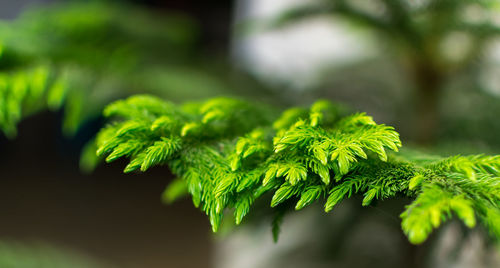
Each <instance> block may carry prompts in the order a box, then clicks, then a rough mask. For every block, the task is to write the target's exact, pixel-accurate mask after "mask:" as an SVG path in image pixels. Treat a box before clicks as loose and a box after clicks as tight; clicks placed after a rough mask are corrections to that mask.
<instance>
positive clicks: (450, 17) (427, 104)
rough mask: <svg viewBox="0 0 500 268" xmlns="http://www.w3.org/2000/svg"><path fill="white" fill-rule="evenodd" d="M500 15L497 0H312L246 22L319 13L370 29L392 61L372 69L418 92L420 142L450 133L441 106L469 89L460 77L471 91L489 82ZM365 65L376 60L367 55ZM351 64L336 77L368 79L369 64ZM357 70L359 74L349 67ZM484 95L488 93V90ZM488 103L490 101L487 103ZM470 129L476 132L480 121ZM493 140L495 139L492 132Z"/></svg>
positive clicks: (256, 24)
mask: <svg viewBox="0 0 500 268" xmlns="http://www.w3.org/2000/svg"><path fill="white" fill-rule="evenodd" d="M499 16H500V13H499V6H498V2H497V1H492V0H484V1H470V0H459V1H454V0H449V1H448V0H443V1H432V0H423V1H405V0H377V1H371V2H370V3H369V4H368V3H365V2H363V1H344V0H327V1H306V2H304V3H302V4H300V5H297V7H296V8H291V9H289V10H288V11H286V12H284V13H283V14H282V15H281V16H279V17H277V18H273V19H270V20H269V19H268V20H264V21H248V22H243V26H245V27H243V29H245V28H246V27H250V29H254V30H255V29H261V28H262V27H263V28H264V29H277V28H281V27H285V26H290V25H295V24H297V23H298V22H299V21H302V20H305V19H310V18H315V17H323V18H324V17H335V18H337V19H338V18H341V19H343V20H345V21H348V22H350V23H351V25H354V26H358V27H359V28H361V29H368V30H369V31H370V32H372V33H374V34H375V36H376V37H377V39H376V40H378V41H380V42H379V43H380V44H382V45H383V47H384V48H383V49H382V52H381V53H382V54H381V55H380V57H381V58H382V59H383V60H384V61H385V62H383V61H379V62H377V63H376V64H377V65H376V66H373V68H372V69H370V70H369V72H370V73H371V74H373V72H375V73H377V74H378V75H380V76H381V77H382V78H381V79H387V80H393V81H394V80H397V79H402V80H403V81H404V82H403V83H402V87H404V88H410V89H413V90H414V92H415V94H414V99H415V109H414V113H413V116H412V118H411V119H410V120H411V122H414V124H413V128H412V131H413V133H415V137H414V139H415V140H417V141H418V142H419V143H420V144H428V145H429V144H434V145H435V144H436V140H437V138H438V135H440V134H442V132H443V131H442V130H441V129H443V128H440V126H447V125H444V124H443V123H444V122H442V121H440V118H442V117H443V116H445V115H444V114H443V113H442V112H441V110H442V107H443V106H444V105H443V104H444V103H443V102H442V100H443V95H445V94H449V93H447V89H453V91H452V93H451V94H458V95H460V94H462V95H463V90H457V89H456V88H457V83H461V84H465V85H467V87H468V89H469V90H472V89H477V88H484V85H483V84H481V81H480V80H481V77H482V76H483V74H484V73H485V67H486V66H487V63H488V62H489V61H488V60H489V59H488V55H489V54H488V52H489V50H490V48H491V46H492V45H494V42H495V41H496V40H498V37H499V34H500V25H499V24H498V18H499ZM246 31H248V29H247V30H246ZM252 32H254V31H253V30H252V31H251V33H252ZM367 41H368V42H369V40H367ZM346 49H349V48H346ZM360 64H364V65H365V66H369V65H368V64H367V62H366V61H362V62H361V63H360ZM345 67H346V71H345V73H338V69H339V68H337V74H338V75H337V76H335V74H334V75H333V76H334V77H339V76H340V77H342V76H344V75H348V77H349V79H350V80H348V82H350V83H356V81H366V80H367V79H363V78H368V76H362V75H363V74H358V73H357V72H359V71H362V68H361V69H360V68H358V69H356V68H354V67H353V66H345ZM365 69H366V68H365ZM381 70H384V72H381ZM353 71H354V72H356V73H354V74H353V73H349V72H353ZM347 73H349V74H347ZM329 76H331V73H329V74H325V75H324V76H323V77H324V80H325V81H329V80H331V79H330V78H329ZM359 78H361V79H359ZM370 86H371V87H372V88H376V87H377V85H370ZM384 86H387V83H386V84H385V85H384ZM347 87H349V86H347ZM463 87H464V86H461V87H460V86H458V88H463ZM478 94H483V95H488V93H486V91H483V93H478ZM478 94H476V95H478ZM488 98H489V97H487V96H486V97H484V98H483V99H488ZM447 99H450V98H447ZM482 103H484V104H485V105H487V104H486V102H485V101H483V102H482ZM496 103H497V105H498V103H499V102H496ZM453 104H456V103H454V102H453ZM387 105H390V104H387ZM448 106H449V105H448ZM444 107H446V106H444ZM456 110H457V108H456V107H453V108H452V109H451V110H450V112H448V114H447V115H446V116H447V119H448V120H447V122H446V123H447V124H448V125H450V123H451V122H453V126H449V127H451V128H447V130H448V132H447V134H446V135H448V136H450V135H451V136H456V134H457V133H454V132H455V131H454V130H453V128H455V129H456V128H457V124H461V125H462V126H463V124H462V123H463V122H460V123H456V121H457V120H460V121H463V118H462V117H461V118H460V119H457V118H453V116H450V114H451V113H454V112H456ZM493 110H495V109H493ZM468 111H470V112H472V111H471V110H468ZM490 111H491V109H490ZM490 114H491V113H490ZM487 121H488V120H484V122H486V125H489V124H492V123H491V121H490V123H488V122H487ZM495 127H496V129H497V128H498V126H495ZM470 128H471V131H473V130H472V129H473V128H474V127H472V126H471V127H470ZM444 129H446V128H444ZM482 129H483V130H484V129H487V128H482ZM490 129H491V128H490ZM474 133H475V134H478V132H474ZM479 135H481V133H479ZM470 136H471V135H469V136H467V138H471V137H470ZM485 140H486V141H487V142H492V140H491V139H490V138H488V137H486V139H485Z"/></svg>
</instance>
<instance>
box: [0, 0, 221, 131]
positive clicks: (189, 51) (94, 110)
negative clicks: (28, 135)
mask: <svg viewBox="0 0 500 268" xmlns="http://www.w3.org/2000/svg"><path fill="white" fill-rule="evenodd" d="M198 34H199V29H198V25H197V24H196V22H195V21H193V20H192V19H190V18H189V17H187V16H185V15H182V14H179V13H173V12H172V13H165V12H164V13H160V12H155V11H153V10H148V9H144V8H140V7H137V6H129V5H126V4H124V3H120V4H119V5H118V4H117V5H115V4H106V3H100V2H90V3H84V2H80V3H78V2H72V3H66V4H54V5H48V6H44V7H37V8H32V9H29V10H28V11H26V12H24V13H23V14H21V15H20V16H19V18H17V19H16V20H14V21H2V22H0V44H1V45H0V47H1V50H0V51H1V54H0V111H1V113H0V129H1V130H2V131H3V132H4V133H5V134H6V135H7V136H9V137H13V136H14V135H15V133H16V125H17V123H18V122H19V120H21V119H22V118H23V117H25V116H27V115H30V114H32V113H34V112H36V111H39V110H41V109H44V108H48V109H51V110H57V109H59V108H61V107H64V114H65V119H64V131H65V133H66V134H72V133H74V132H75V131H76V130H77V129H78V127H79V126H80V125H81V124H82V122H84V121H85V120H87V119H89V118H92V117H96V116H98V115H99V114H100V111H101V109H102V107H103V106H104V105H105V104H107V103H109V102H110V101H112V100H114V99H117V98H120V97H124V96H128V95H130V94H131V93H137V92H152V93H155V94H158V95H161V96H165V97H168V98H169V99H172V100H180V99H184V98H199V97H206V96H212V95H215V94H220V93H222V92H228V91H229V86H228V83H227V79H226V77H223V76H219V75H218V74H219V73H220V72H221V70H223V69H224V68H225V67H224V63H223V62H222V60H221V59H220V58H217V57H215V56H211V57H208V56H206V55H203V53H202V52H200V48H199V46H198V43H197V41H198V37H199V36H198ZM217 77H223V78H221V79H219V78H217Z"/></svg>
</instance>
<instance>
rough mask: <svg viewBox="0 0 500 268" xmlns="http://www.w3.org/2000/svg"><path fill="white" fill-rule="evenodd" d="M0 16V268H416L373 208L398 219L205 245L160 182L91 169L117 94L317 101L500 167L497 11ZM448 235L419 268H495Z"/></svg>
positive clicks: (352, 1) (150, 10) (265, 4)
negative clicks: (498, 161) (498, 157)
mask: <svg viewBox="0 0 500 268" xmlns="http://www.w3.org/2000/svg"><path fill="white" fill-rule="evenodd" d="M0 19H1V21H0V130H1V131H0V200H1V202H0V215H1V218H0V267H23V268H24V267H131V268H132V267H134V268H135V267H281V266H284V263H283V262H286V261H287V260H288V262H290V263H291V264H290V263H287V265H288V266H287V267H305V266H306V267H331V266H330V265H331V264H332V263H333V264H335V265H336V266H335V267H368V266H370V267H378V266H380V267H401V266H402V265H406V266H407V267H422V266H423V265H424V263H423V261H420V262H419V261H415V259H420V258H423V256H424V255H425V254H429V253H428V252H427V253H426V252H425V251H423V250H420V251H419V252H417V253H415V252H414V251H415V250H414V248H413V247H412V246H410V245H409V244H408V243H407V242H406V239H405V238H404V236H403V235H402V232H401V231H400V227H399V220H398V219H397V213H398V212H397V211H401V207H402V205H403V204H401V203H390V202H389V203H385V204H382V205H381V207H382V208H384V209H385V210H387V211H395V212H394V215H395V216H394V215H384V214H382V213H381V212H379V211H377V210H375V211H371V212H366V211H364V212H359V211H357V210H356V209H355V207H356V206H355V205H354V204H352V203H349V202H346V204H344V205H343V206H341V207H340V208H339V212H338V213H337V214H338V215H339V216H337V218H336V219H335V217H333V219H331V218H332V217H325V215H324V214H317V213H316V212H312V211H313V210H314V209H309V210H308V211H306V212H301V213H297V214H298V215H295V216H294V217H295V219H290V220H288V219H287V220H288V221H285V223H286V224H285V226H284V230H283V233H282V235H281V237H282V238H281V240H280V242H279V243H278V244H277V245H274V244H272V242H271V235H270V227H269V223H268V222H266V223H263V224H260V223H255V224H253V225H252V224H248V226H244V227H242V228H241V230H239V231H237V232H235V233H234V234H232V235H231V234H229V235H224V236H222V237H214V235H212V234H211V231H210V227H209V223H208V220H207V219H206V217H205V215H203V214H202V213H201V212H199V211H198V210H197V209H195V208H194V207H193V206H192V204H191V201H190V200H183V201H179V202H177V203H174V204H173V205H168V206H165V205H164V204H162V203H161V198H160V197H161V193H162V191H163V189H164V187H165V185H167V183H168V182H169V181H170V180H171V179H172V175H171V174H170V173H169V171H168V169H167V168H155V169H153V170H152V171H151V172H147V173H145V174H132V175H130V174H129V175H125V174H123V173H122V169H123V167H124V166H125V163H124V162H121V163H120V162H116V163H113V164H108V165H98V159H96V158H95V157H94V154H93V152H94V151H95V149H94V147H93V143H92V140H93V137H94V135H95V133H96V132H97V131H98V129H99V128H100V127H101V126H102V125H103V124H104V120H103V118H102V117H101V116H100V113H101V111H102V109H103V107H104V106H105V105H106V104H108V103H110V102H111V101H113V100H116V99H120V98H123V97H126V96H129V95H132V94H142V93H148V94H155V95H158V96H160V97H163V98H165V99H169V100H172V101H174V102H183V101H187V100H196V99H203V98H208V97H213V96H220V95H226V96H239V97H243V98H250V99H254V100H257V101H262V102H266V103H269V104H271V105H275V106H277V107H286V106H288V105H307V104H309V103H311V102H312V101H313V100H315V99H317V98H327V99H330V100H332V101H335V102H340V103H343V104H345V105H348V106H350V107H353V108H354V109H357V110H360V111H364V112H367V113H368V114H370V115H373V116H374V118H375V120H376V121H377V122H380V123H386V124H389V125H393V126H395V127H396V129H397V130H398V132H400V133H401V135H402V140H403V143H404V144H405V145H407V146H409V147H412V146H413V147H414V148H419V149H420V150H424V151H427V152H430V153H437V154H441V155H451V154H457V153H460V154H468V153H488V154H498V153H499V152H500V138H499V137H500V121H499V120H498V115H500V38H499V37H500V5H499V4H498V3H496V1H467V0H461V1H456V0H440V1H433V0H419V1H403V0H400V1H394V0H377V1H369V3H368V2H367V1H361V0H360V1H357V0H349V1H347V0H273V1H265V0H220V1H210V2H208V1H207V2H202V1H194V0H183V1H176V0H163V1H161V0H149V1H139V0H136V1H132V0H130V1H49V0H38V1H37V0H4V1H1V2H0ZM93 150H94V151H93ZM358 201H359V200H358ZM358 203H359V202H358ZM316 210H317V211H320V212H321V209H316ZM352 211H354V212H352ZM315 213H316V214H315ZM356 213H358V214H359V213H361V214H362V216H360V217H358V216H356V217H355V216H353V215H354V214H356ZM318 215H321V217H319V216H318ZM356 215H357V214H356ZM342 219H349V220H342ZM311 225H313V226H318V230H316V233H315V234H310V233H307V234H306V233H303V231H302V230H304V229H307V227H306V226H311ZM321 226H324V228H321ZM328 226H337V227H338V228H337V229H338V230H339V232H342V231H345V229H346V228H347V227H349V229H350V230H351V231H349V232H348V233H346V235H343V236H341V235H340V234H339V233H334V232H331V231H325V230H326V229H328V228H327V227H328ZM450 226H451V227H449V228H447V229H446V230H445V231H443V232H441V233H442V234H440V235H441V236H443V237H444V238H447V239H448V243H447V244H446V243H444V244H443V243H439V242H436V243H435V246H434V249H436V250H434V255H436V256H437V257H434V259H432V258H430V260H429V261H426V262H425V265H427V267H494V266H490V265H494V263H495V262H494V261H492V260H491V259H492V258H495V257H492V254H490V251H491V249H490V248H489V247H488V244H487V242H486V241H484V240H482V239H481V238H480V237H479V236H478V234H477V233H474V232H472V233H471V234H467V235H462V231H461V229H460V226H458V225H456V224H455V223H453V222H452V223H450ZM309 229H311V228H309ZM324 229H325V230H324ZM325 237H329V238H331V239H325ZM346 237H349V238H350V239H349V240H348V243H345V244H341V242H339V243H337V244H336V245H333V244H335V243H333V242H334V241H343V242H345V241H344V240H346V239H347V238H346ZM478 237H479V238H478ZM318 240H321V241H322V242H318ZM360 241H363V243H361V242H360ZM367 241H372V242H373V243H369V242H367ZM464 241H466V242H467V243H465V246H463V247H459V246H456V247H455V248H453V247H452V248H450V246H449V245H450V243H451V244H460V243H461V242H464ZM339 245H346V247H345V249H343V250H339V248H338V247H339ZM380 245H382V246H380ZM370 246H371V248H370ZM374 248H375V250H373V249H374ZM306 249H308V250H306ZM318 249H322V252H321V253H318V252H316V253H314V254H313V253H312V251H314V250H318ZM326 249H328V250H335V251H336V252H340V253H339V254H334V255H335V256H331V255H332V254H331V252H330V253H328V252H327V251H326ZM436 252H437V253H436ZM470 252H474V254H472V255H471V254H470ZM328 254H330V255H328ZM439 254H444V255H439ZM326 255H328V256H330V259H327V258H325V257H324V256H326ZM257 256H258V257H257ZM284 256H294V258H288V257H287V258H284ZM359 256H364V257H362V258H361V257H359ZM425 256H427V255H425ZM443 256H447V257H446V258H443ZM449 256H452V257H449ZM448 257H449V259H448ZM332 258H333V259H334V261H332ZM276 259H281V260H280V261H276ZM388 260H391V261H388ZM273 261H275V262H273ZM439 261H441V262H439ZM410 262H411V263H416V264H415V265H414V266H408V263H410ZM478 263H479V264H478ZM496 263H498V262H496ZM377 265H378V266H377Z"/></svg>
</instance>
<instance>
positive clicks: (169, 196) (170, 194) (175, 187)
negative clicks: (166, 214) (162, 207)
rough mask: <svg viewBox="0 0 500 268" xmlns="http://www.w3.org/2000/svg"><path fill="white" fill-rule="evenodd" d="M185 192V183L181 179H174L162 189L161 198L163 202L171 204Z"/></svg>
mask: <svg viewBox="0 0 500 268" xmlns="http://www.w3.org/2000/svg"><path fill="white" fill-rule="evenodd" d="M187 193H188V191H187V185H186V183H185V182H184V181H183V180H182V179H175V180H174V181H172V182H171V183H170V184H169V185H168V186H167V188H166V189H165V190H164V191H163V194H162V200H163V202H164V203H167V204H172V203H173V202H175V201H176V200H178V199H179V198H181V197H183V196H185V195H186V194H187Z"/></svg>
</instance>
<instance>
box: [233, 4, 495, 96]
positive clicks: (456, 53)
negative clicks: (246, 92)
mask: <svg viewBox="0 0 500 268" xmlns="http://www.w3.org/2000/svg"><path fill="white" fill-rule="evenodd" d="M318 1H321V0H272V1H270V0H236V4H235V25H239V24H245V23H250V24H252V23H254V24H256V25H258V24H259V23H261V22H264V21H269V20H271V19H272V18H276V17H277V16H279V15H280V14H283V13H284V12H286V11H287V10H290V9H293V8H297V7H301V6H305V5H310V4H314V3H315V2H318ZM352 4H353V5H356V6H357V7H362V8H363V9H366V10H370V11H369V12H371V13H379V14H377V15H381V16H383V15H384V14H383V13H384V10H383V9H382V8H380V7H379V6H376V5H375V3H374V2H371V3H367V2H365V1H362V0H361V1H358V0H353V2H352ZM427 4H428V1H425V0H419V1H415V2H412V6H413V7H415V8H418V7H420V6H422V5H427ZM464 19H466V20H469V21H471V20H473V21H474V20H475V21H478V20H479V21H484V20H493V21H495V22H498V23H500V12H499V11H498V10H492V11H491V12H490V13H489V14H479V13H478V12H477V11H476V10H475V9H474V6H472V7H471V8H469V9H467V10H466V12H465V13H464ZM236 28H237V27H236ZM257 31H259V30H257ZM239 34H240V33H236V35H237V37H236V38H234V42H233V52H232V53H233V58H234V59H235V61H236V64H237V65H239V67H242V68H244V69H246V70H248V71H249V72H251V73H253V74H254V75H256V76H257V77H259V78H260V79H263V80H264V81H265V82H267V83H270V84H274V85H277V86H280V87H282V86H283V85H286V87H287V88H291V89H294V90H305V89H308V88H311V87H314V86H317V85H318V83H320V82H321V81H320V80H321V77H320V75H321V74H322V73H321V71H322V70H325V69H332V68H335V67H338V66H346V65H350V64H352V63H356V62H359V61H363V60H367V59H371V58H377V57H378V58H380V57H383V56H384V55H383V53H387V51H384V50H383V49H380V46H378V45H379V43H380V42H379V41H380V40H377V37H376V36H373V33H372V32H370V31H369V30H365V29H363V28H362V27H359V26H356V25H352V24H349V23H348V22H346V21H345V20H342V19H341V18H334V17H333V16H328V17H327V16H324V17H316V18H309V19H305V20H303V21H300V22H295V23H293V25H289V26H285V27H281V28H278V29H272V30H269V29H261V30H260V31H259V32H251V33H246V34H243V35H239ZM467 41H468V40H467V37H464V36H462V35H461V34H460V33H458V34H452V35H450V36H449V38H448V37H447V38H445V39H444V40H443V43H442V44H441V48H442V50H443V54H444V55H446V56H448V57H449V58H452V59H453V58H456V59H457V60H459V59H460V58H461V56H463V51H464V49H466V48H467V46H468V45H470V44H468V42H467ZM486 53H487V55H486V57H485V58H486V59H487V61H486V64H485V65H486V67H485V68H483V69H482V70H481V75H480V81H479V83H480V86H481V89H483V90H485V91H486V92H488V93H489V94H492V95H494V96H498V97H500V40H499V41H498V42H495V43H493V44H491V46H489V49H487V50H486Z"/></svg>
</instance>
